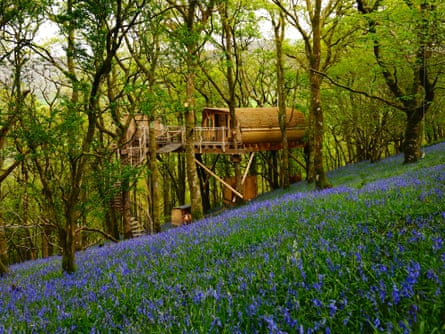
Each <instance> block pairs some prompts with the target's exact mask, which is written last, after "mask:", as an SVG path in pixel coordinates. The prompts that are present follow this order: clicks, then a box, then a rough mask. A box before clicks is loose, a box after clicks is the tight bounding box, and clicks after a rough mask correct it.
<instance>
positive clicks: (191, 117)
mask: <svg viewBox="0 0 445 334" xmlns="http://www.w3.org/2000/svg"><path fill="white" fill-rule="evenodd" d="M190 57H193V54H192V53H191V52H190ZM194 71H195V66H194V65H193V60H189V64H188V73H187V83H186V85H187V86H186V95H187V106H186V111H185V128H186V131H185V137H186V140H185V154H186V165H187V180H188V186H189V190H190V200H191V206H192V209H191V214H192V217H193V219H200V218H202V217H203V216H204V210H203V207H202V201H201V188H200V186H199V178H198V172H197V168H196V163H195V147H194V136H193V130H194V128H195V75H194Z"/></svg>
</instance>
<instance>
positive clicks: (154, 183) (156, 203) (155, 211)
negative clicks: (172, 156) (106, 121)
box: [149, 126, 161, 233]
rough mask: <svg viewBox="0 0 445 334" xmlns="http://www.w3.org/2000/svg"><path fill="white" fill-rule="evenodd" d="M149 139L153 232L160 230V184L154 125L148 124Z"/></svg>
mask: <svg viewBox="0 0 445 334" xmlns="http://www.w3.org/2000/svg"><path fill="white" fill-rule="evenodd" d="M149 139H150V150H149V151H150V160H149V165H150V179H151V182H150V184H151V207H152V210H151V213H152V219H153V232H154V233H159V232H161V206H160V203H161V189H160V188H161V185H160V184H159V181H160V174H159V168H158V161H157V159H156V155H157V154H156V133H155V128H154V126H150V130H149Z"/></svg>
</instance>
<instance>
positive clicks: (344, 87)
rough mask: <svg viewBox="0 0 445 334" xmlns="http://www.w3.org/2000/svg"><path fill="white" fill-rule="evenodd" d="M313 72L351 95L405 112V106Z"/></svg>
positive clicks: (323, 74) (324, 74)
mask: <svg viewBox="0 0 445 334" xmlns="http://www.w3.org/2000/svg"><path fill="white" fill-rule="evenodd" d="M311 71H312V72H315V73H317V74H319V75H321V76H322V77H323V78H326V79H327V80H328V81H329V82H330V83H332V84H333V85H334V86H337V87H340V88H343V89H346V90H347V91H349V92H351V93H354V94H359V95H363V96H366V97H367V98H370V99H373V100H377V101H380V102H383V103H384V104H386V105H388V106H391V107H393V108H396V109H398V110H401V111H405V108H404V107H403V106H401V105H399V104H397V103H395V102H392V101H389V100H386V99H384V98H382V97H380V96H377V95H372V94H369V93H367V92H365V91H362V90H357V89H354V88H352V87H349V86H346V85H343V84H341V83H339V82H337V81H335V80H334V79H332V78H331V77H330V76H328V75H327V74H326V73H323V72H319V71H316V70H314V69H311Z"/></svg>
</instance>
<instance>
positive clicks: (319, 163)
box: [309, 0, 329, 189]
mask: <svg viewBox="0 0 445 334" xmlns="http://www.w3.org/2000/svg"><path fill="white" fill-rule="evenodd" d="M320 14H321V0H316V1H315V13H314V15H313V17H312V33H313V36H312V53H311V54H310V55H309V64H310V69H309V80H310V85H311V107H310V110H311V111H310V112H311V114H312V115H313V130H314V132H313V133H314V138H313V139H314V141H313V147H312V150H313V152H314V172H315V175H314V176H315V187H316V188H317V189H324V188H326V187H328V186H329V182H328V179H327V176H326V173H325V170H324V165H323V135H324V130H323V128H324V120H323V110H322V106H321V81H322V80H321V76H320V74H319V71H320V61H321V22H320Z"/></svg>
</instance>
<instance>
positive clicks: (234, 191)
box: [195, 158, 243, 198]
mask: <svg viewBox="0 0 445 334" xmlns="http://www.w3.org/2000/svg"><path fill="white" fill-rule="evenodd" d="M195 162H196V163H197V164H198V165H199V166H201V167H202V168H204V170H205V171H206V172H207V173H209V174H210V175H212V176H213V177H214V178H215V179H217V180H218V181H219V182H221V183H222V184H223V185H224V186H226V187H227V188H229V189H230V190H231V191H232V192H233V193H234V194H235V195H236V196H238V197H239V198H243V194H241V193H240V192H238V191H237V190H236V189H234V188H233V187H232V186H231V185H230V184H228V183H227V182H225V181H224V180H223V179H221V178H220V177H219V176H218V175H216V174H215V173H214V172H212V171H211V170H210V169H209V168H207V166H206V165H204V164H203V163H201V162H200V161H199V160H197V159H196V158H195Z"/></svg>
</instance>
